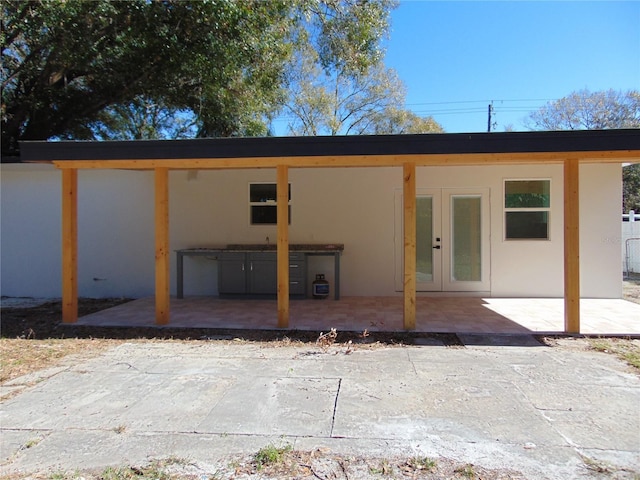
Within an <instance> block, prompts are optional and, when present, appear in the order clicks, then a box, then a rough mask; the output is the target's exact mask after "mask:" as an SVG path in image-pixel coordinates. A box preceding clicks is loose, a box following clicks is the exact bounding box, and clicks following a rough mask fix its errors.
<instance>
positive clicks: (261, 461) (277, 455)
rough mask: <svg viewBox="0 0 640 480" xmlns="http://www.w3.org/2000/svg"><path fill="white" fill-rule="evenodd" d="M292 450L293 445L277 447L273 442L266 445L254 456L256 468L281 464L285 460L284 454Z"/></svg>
mask: <svg viewBox="0 0 640 480" xmlns="http://www.w3.org/2000/svg"><path fill="white" fill-rule="evenodd" d="M292 450H293V448H292V447H291V445H285V446H284V447H276V446H275V445H272V444H270V445H267V446H266V447H263V448H261V449H260V450H258V453H256V454H255V456H254V461H255V463H256V468H257V469H258V470H261V469H262V468H263V467H266V466H273V465H278V464H281V463H282V462H283V460H284V456H285V455H286V454H287V453H289V452H291V451H292Z"/></svg>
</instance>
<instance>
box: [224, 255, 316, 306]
mask: <svg viewBox="0 0 640 480" xmlns="http://www.w3.org/2000/svg"><path fill="white" fill-rule="evenodd" d="M306 260H307V259H306V255H305V254H304V253H291V254H289V295H290V296H305V295H306V293H307V285H306V278H307V268H306V267H307V261H306ZM218 293H219V294H220V295H221V296H225V295H247V296H263V295H269V296H274V295H277V293H278V264H277V255H276V253H275V252H248V253H243V252H224V253H221V254H220V255H219V256H218Z"/></svg>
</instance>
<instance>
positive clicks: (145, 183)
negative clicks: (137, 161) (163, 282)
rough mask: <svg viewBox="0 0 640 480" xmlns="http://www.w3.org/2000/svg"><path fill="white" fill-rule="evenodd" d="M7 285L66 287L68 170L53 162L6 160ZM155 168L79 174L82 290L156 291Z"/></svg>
mask: <svg viewBox="0 0 640 480" xmlns="http://www.w3.org/2000/svg"><path fill="white" fill-rule="evenodd" d="M0 178H1V184H0V198H1V211H0V214H1V223H0V226H1V230H0V292H1V293H2V295H7V296H35V297H59V296H60V295H61V291H62V290H61V279H62V273H61V217H60V215H61V174H60V172H59V171H58V170H56V169H55V168H53V167H51V166H49V165H22V164H8V165H2V173H1V177H0ZM153 188H154V183H153V174H152V173H149V172H129V171H120V170H114V171H111V170H109V171H98V170H96V171H89V170H86V171H80V172H79V174H78V294H79V295H80V296H83V297H94V298H99V297H112V296H115V297H118V296H129V297H140V296H145V295H152V294H153V291H154V250H153V236H154V225H153V199H154V195H153Z"/></svg>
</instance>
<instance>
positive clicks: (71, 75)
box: [2, 0, 291, 151]
mask: <svg viewBox="0 0 640 480" xmlns="http://www.w3.org/2000/svg"><path fill="white" fill-rule="evenodd" d="M290 11H291V7H290V4H289V2H286V1H285V0H278V1H276V0H272V1H269V2H263V1H260V0H244V1H242V2H240V1H238V2H235V1H212V0H209V1H206V0H203V1H198V2H183V1H179V0H166V1H163V2H148V1H146V0H130V1H109V0H94V1H91V2H87V1H83V0H67V1H61V0H57V1H55V0H52V1H39V0H31V1H24V0H8V1H6V2H3V5H2V55H3V70H2V88H3V92H2V137H3V140H2V142H3V150H4V151H7V150H8V149H15V147H16V142H17V140H21V139H48V138H52V137H56V136H62V137H65V138H79V139H84V138H93V137H94V130H95V128H96V125H97V124H103V125H106V124H107V122H108V120H107V119H106V118H105V116H107V117H108V115H109V111H108V108H109V107H113V106H115V105H119V106H123V107H125V108H128V107H130V106H131V105H135V102H137V101H139V99H140V98H144V99H145V100H150V101H152V102H154V103H155V104H161V105H163V106H166V107H168V108H175V109H178V110H188V111H190V112H193V114H194V115H195V116H196V117H197V119H198V132H197V133H198V134H199V135H221V136H228V135H237V134H262V133H264V132H266V128H265V126H264V121H263V120H262V117H263V116H264V115H265V114H266V113H268V112H270V111H272V110H273V109H274V108H275V105H276V104H277V103H278V102H279V101H280V100H281V98H282V79H283V78H284V72H285V68H286V62H287V60H288V58H289V55H290V53H291V48H290V46H289V44H288V41H287V40H288V38H289V37H288V36H289V34H290V31H291V30H290V24H291V15H290Z"/></svg>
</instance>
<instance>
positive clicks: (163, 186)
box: [155, 168, 170, 325]
mask: <svg viewBox="0 0 640 480" xmlns="http://www.w3.org/2000/svg"><path fill="white" fill-rule="evenodd" d="M155 230H156V232H155V233H156V324H158V325H166V324H168V323H169V307H170V301H169V170H168V169H167V168H156V169H155Z"/></svg>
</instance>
